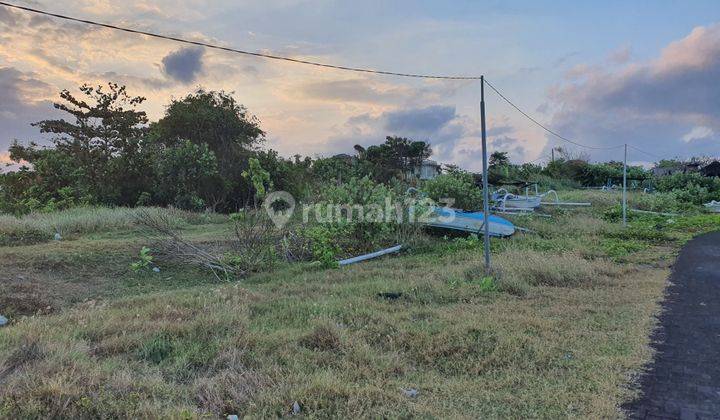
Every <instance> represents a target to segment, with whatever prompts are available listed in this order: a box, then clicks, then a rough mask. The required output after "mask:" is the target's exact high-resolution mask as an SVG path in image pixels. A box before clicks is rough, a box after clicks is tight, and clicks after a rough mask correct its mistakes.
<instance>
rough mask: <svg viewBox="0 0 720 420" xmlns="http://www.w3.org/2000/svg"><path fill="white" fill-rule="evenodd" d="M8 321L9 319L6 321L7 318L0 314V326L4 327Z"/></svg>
mask: <svg viewBox="0 0 720 420" xmlns="http://www.w3.org/2000/svg"><path fill="white" fill-rule="evenodd" d="M8 322H10V321H8V319H7V318H5V317H4V316H2V315H0V327H4V326H5V325H7V323H8Z"/></svg>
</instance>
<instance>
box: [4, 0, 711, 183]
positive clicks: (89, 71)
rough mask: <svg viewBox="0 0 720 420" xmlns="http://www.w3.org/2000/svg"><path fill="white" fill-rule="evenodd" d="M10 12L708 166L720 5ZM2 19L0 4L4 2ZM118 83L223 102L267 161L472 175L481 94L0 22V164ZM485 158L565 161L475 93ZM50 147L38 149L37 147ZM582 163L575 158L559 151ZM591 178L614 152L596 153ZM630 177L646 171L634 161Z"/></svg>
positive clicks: (417, 95)
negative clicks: (219, 94)
mask: <svg viewBox="0 0 720 420" xmlns="http://www.w3.org/2000/svg"><path fill="white" fill-rule="evenodd" d="M14 1H15V3H16V4H20V5H26V6H30V7H34V8H40V9H44V10H47V11H50V12H55V13H60V14H67V15H73V16H76V17H80V18H86V19H93V20H98V21H102V22H106V23H114V24H118V25H122V26H127V27H131V28H137V29H142V30H146V31H151V32H160V33H163V34H167V35H173V36H179V37H184V38H189V39H194V40H201V41H204V42H210V43H216V44H220V45H224V46H231V47H235V48H240V49H244V50H251V51H263V52H268V53H271V54H276V55H285V56H290V57H295V58H302V59H308V60H315V61H321V62H326V63H331V64H338V65H346V66H356V67H369V68H375V69H381V70H390V71H396V72H414V73H433V74H448V75H480V74H484V75H486V77H487V78H488V79H489V80H490V81H491V82H492V83H493V84H494V85H495V86H496V87H498V88H499V89H500V90H501V91H503V92H504V93H505V94H506V96H508V97H509V98H510V99H511V100H513V101H515V102H516V103H517V104H518V105H519V106H520V107H522V108H523V109H525V110H526V111H527V112H529V113H530V114H532V115H534V116H536V117H537V118H538V120H540V121H541V122H543V123H545V124H547V125H548V126H549V127H551V128H552V129H553V130H555V131H557V132H559V133H562V134H563V135H565V136H566V137H569V138H572V139H575V140H577V141H579V142H581V143H585V144H589V145H593V146H609V145H616V144H622V143H629V144H632V145H634V146H635V147H638V148H641V149H644V150H646V151H649V152H651V153H652V154H654V155H658V156H661V157H664V158H671V157H681V158H686V157H690V156H693V155H696V156H699V155H714V156H717V155H719V154H720V83H719V82H720V3H718V2H717V0H714V1H688V2H682V3H681V2H676V1H654V2H646V1H636V2H632V1H603V2H589V1H552V2H550V1H548V2H535V1H514V2H505V1H485V2H481V1H434V2H431V1H393V2H389V1H375V0H371V1H344V2H341V1H301V0H286V1H279V0H263V1H225V0H222V1H199V0H188V1H155V2H149V1H134V0H127V1H123V2H120V1H102V0H87V1H83V0H68V1H63V2H57V1H54V2H53V1H48V0H38V1H21V0H14ZM11 2H12V1H11ZM107 81H115V82H118V83H121V84H126V85H127V86H128V90H129V91H130V93H131V94H133V95H142V96H146V97H147V98H148V101H147V102H146V103H145V104H143V109H145V110H146V111H147V112H148V114H149V115H150V117H151V119H157V118H159V117H160V116H161V115H162V113H163V110H164V107H165V106H166V105H167V104H168V102H169V100H170V99H171V98H173V97H175V98H177V97H181V96H183V95H185V94H187V93H188V92H191V91H192V90H193V89H195V88H197V87H198V86H202V87H204V88H207V89H218V90H219V89H223V90H225V91H232V92H234V93H235V97H236V98H237V99H238V101H239V102H241V103H243V104H244V105H246V106H247V108H248V109H249V111H250V112H251V113H253V114H255V115H256V116H258V117H259V118H260V120H261V122H262V127H263V129H264V130H265V131H267V142H266V145H265V146H266V147H270V148H273V149H276V150H278V151H280V152H281V154H283V155H286V156H290V155H293V154H296V153H298V154H302V155H310V156H316V155H330V154H335V153H340V152H346V153H351V152H352V146H353V145H354V144H358V143H359V144H363V145H368V144H376V143H380V142H382V141H383V139H384V137H385V136H387V135H399V136H405V137H411V138H414V139H417V140H428V141H430V143H431V144H432V146H433V150H434V158H435V159H436V160H439V161H440V162H443V163H455V164H459V165H461V166H462V167H464V168H466V169H471V170H477V169H479V168H480V164H481V163H480V138H479V115H478V114H479V84H478V82H474V81H433V80H415V79H402V78H397V77H387V76H377V75H363V74H357V73H346V72H341V71H335V70H328V69H320V68H313V67H306V66H301V65H296V64H290V63H282V62H276V61H269V60H266V59H259V58H252V57H247V56H241V55H235V54H230V53H225V52H221V51H216V50H207V49H202V48H196V47H188V46H185V45H181V44H177V43H173V42H169V41H162V40H158V39H150V38H147V37H144V36H140V35H133V34H127V33H123V32H115V31H112V30H110V29H103V28H97V27H91V26H86V25H82V24H77V23H70V22H65V21H60V20H56V19H52V18H48V17H43V16H38V15H33V14H30V13H27V12H21V11H18V10H11V9H8V8H5V7H3V6H0V162H3V161H7V154H6V150H7V146H8V145H9V144H10V142H11V141H12V140H13V139H19V140H20V141H22V142H28V141H30V140H36V141H37V140H42V137H41V136H40V135H39V133H38V131H37V129H36V128H33V127H31V126H30V123H31V122H34V121H38V120H40V119H44V118H48V117H51V116H56V115H57V114H55V111H54V110H53V108H52V105H51V102H52V101H53V100H54V99H55V98H57V95H58V92H59V91H60V90H61V89H71V90H72V89H76V88H77V86H79V85H81V84H83V83H90V84H99V83H105V82H107ZM487 112H488V123H489V135H490V137H489V140H490V145H491V148H492V150H503V151H508V152H510V156H511V159H512V160H513V161H514V162H522V161H530V160H534V159H538V158H541V157H542V156H545V155H547V154H548V150H549V149H550V148H551V147H555V146H565V144H564V143H562V142H561V141H559V140H556V139H552V138H550V137H548V135H547V134H546V133H544V132H543V131H542V130H541V129H539V128H538V127H536V126H534V125H532V123H531V122H529V121H528V120H526V119H525V118H524V117H522V116H521V115H520V114H518V113H517V112H516V111H515V110H513V109H512V108H510V107H509V106H508V105H507V104H505V103H504V102H502V101H501V100H500V99H499V98H498V97H497V96H496V95H495V94H494V93H492V92H488V93H487ZM45 141H46V140H45ZM570 148H571V149H573V150H574V151H576V152H583V150H582V149H579V148H576V147H573V146H570ZM587 152H589V155H590V157H591V158H592V159H593V160H609V159H616V160H620V159H622V151H621V150H613V151H600V152H598V151H594V150H590V151H587ZM629 160H630V161H632V162H651V161H653V160H655V159H654V158H653V157H650V156H648V155H643V154H640V153H638V152H635V151H631V155H630V157H629Z"/></svg>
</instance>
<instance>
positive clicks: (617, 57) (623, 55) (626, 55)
mask: <svg viewBox="0 0 720 420" xmlns="http://www.w3.org/2000/svg"><path fill="white" fill-rule="evenodd" d="M631 56H632V49H631V48H630V47H629V46H625V47H622V48H619V49H617V50H615V51H613V52H611V53H610V55H609V56H608V60H609V61H610V62H611V63H614V64H625V63H627V62H628V61H630V58H631Z"/></svg>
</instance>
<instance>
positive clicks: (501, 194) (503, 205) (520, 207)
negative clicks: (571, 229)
mask: <svg viewBox="0 0 720 420" xmlns="http://www.w3.org/2000/svg"><path fill="white" fill-rule="evenodd" d="M534 185H535V195H530V194H529V193H528V188H527V187H526V188H525V195H517V194H512V193H510V192H508V190H506V189H505V188H500V189H499V190H497V191H495V192H494V193H493V195H492V200H493V201H494V202H495V206H494V207H493V208H494V209H495V210H497V211H500V212H508V213H512V212H531V211H534V210H535V209H537V208H538V207H540V205H541V204H548V203H549V202H545V201H543V199H544V198H545V197H546V196H548V195H554V196H555V203H559V202H560V200H559V199H558V195H557V193H556V192H555V190H549V191H547V192H546V193H543V194H539V192H538V186H537V184H534Z"/></svg>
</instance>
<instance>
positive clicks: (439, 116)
mask: <svg viewBox="0 0 720 420" xmlns="http://www.w3.org/2000/svg"><path fill="white" fill-rule="evenodd" d="M464 132H465V129H464V127H463V121H462V117H460V116H458V115H457V114H456V112H455V107H452V106H442V105H433V106H428V107H423V108H407V109H398V110H393V111H387V112H383V113H381V114H379V115H377V116H373V115H371V114H367V113H366V114H359V115H355V116H352V117H350V118H348V120H347V121H346V123H345V124H344V126H343V127H342V130H341V133H339V134H337V135H335V136H333V137H331V138H330V139H329V140H328V141H327V142H326V143H325V145H324V148H325V149H326V150H327V151H329V152H330V153H331V154H332V153H341V152H347V151H348V150H351V148H352V146H353V145H355V144H361V145H363V146H368V145H371V144H379V143H382V142H383V141H384V139H385V137H386V136H401V137H408V138H412V139H414V140H423V141H429V142H430V143H431V144H432V145H433V146H439V145H443V144H447V143H452V142H453V141H455V140H457V139H460V138H461V137H463V135H464Z"/></svg>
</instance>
